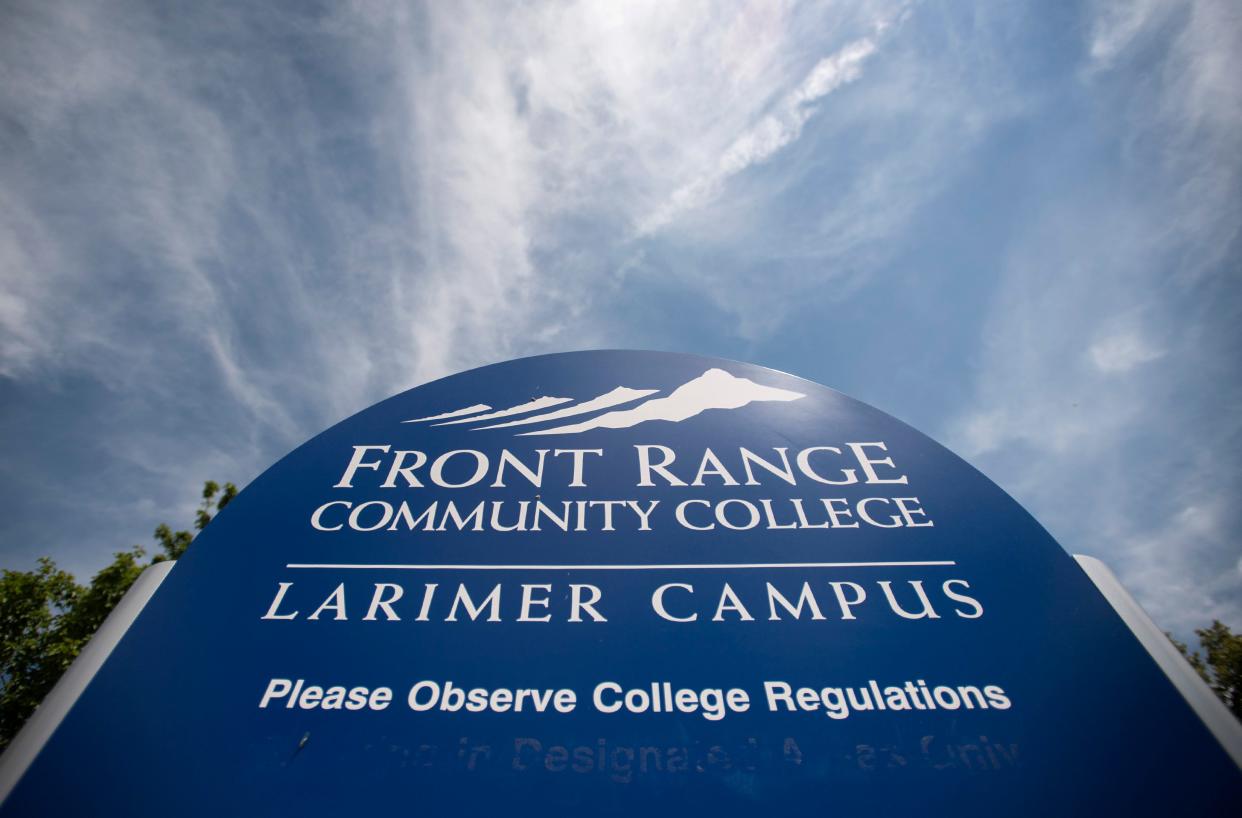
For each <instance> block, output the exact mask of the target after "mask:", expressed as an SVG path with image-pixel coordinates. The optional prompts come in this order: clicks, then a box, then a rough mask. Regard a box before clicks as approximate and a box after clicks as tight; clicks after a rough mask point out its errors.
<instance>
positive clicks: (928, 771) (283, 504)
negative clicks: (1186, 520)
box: [0, 352, 1242, 816]
mask: <svg viewBox="0 0 1242 818" xmlns="http://www.w3.org/2000/svg"><path fill="white" fill-rule="evenodd" d="M139 771H140V772H141V776H140V780H141V785H140V786H139V785H137V784H136V782H137V781H138V780H139V778H137V777H136V776H137V775H138V772H139ZM52 792H55V793H56V797H55V803H56V804H57V805H59V806H58V808H63V809H64V810H65V812H66V814H69V813H90V814H100V815H109V814H115V815H130V814H135V813H140V812H146V813H168V814H183V815H189V814H202V815H218V814H256V815H259V814H264V815H266V814H273V815H275V814H282V815H283V814H299V815H329V814H441V813H446V812H449V811H452V812H453V813H454V814H463V815H485V814H497V815H500V814H504V815H515V814H516V815H541V816H542V815H554V814H558V813H560V812H564V811H567V810H579V811H581V810H588V811H590V812H592V813H597V814H623V813H633V812H635V811H638V810H641V811H642V812H643V813H645V814H656V815H686V814H709V813H710V814H722V815H724V814H727V815H734V814H736V815H742V814H776V813H777V811H778V810H779V811H784V810H798V811H799V814H802V813H806V814H833V815H876V814H910V815H914V814H917V815H930V816H935V815H955V816H960V815H1011V816H1020V815H1046V814H1049V813H1054V812H1055V813H1056V814H1080V813H1086V812H1090V811H1096V812H1099V811H1106V812H1108V813H1110V814H1114V813H1121V812H1128V813H1130V814H1139V813H1144V812H1165V813H1168V814H1173V813H1174V812H1185V811H1188V810H1191V809H1194V808H1195V807H1196V806H1198V807H1200V808H1206V807H1208V806H1212V805H1218V804H1221V803H1227V802H1229V801H1230V800H1231V799H1232V800H1235V801H1236V799H1237V797H1238V795H1239V794H1240V793H1242V775H1240V774H1239V772H1238V769H1237V767H1236V766H1235V765H1234V764H1233V762H1232V761H1231V760H1230V758H1229V756H1228V755H1227V754H1226V753H1225V752H1224V751H1223V750H1222V749H1221V747H1220V745H1219V744H1217V742H1216V740H1215V739H1214V738H1213V737H1212V735H1211V734H1210V733H1209V732H1208V730H1207V728H1205V726H1204V725H1203V723H1202V722H1201V721H1200V720H1199V719H1198V718H1197V717H1196V716H1195V715H1194V713H1193V712H1192V711H1191V709H1190V707H1189V706H1188V705H1187V703H1186V701H1185V700H1184V699H1183V698H1182V697H1181V696H1180V695H1179V694H1178V693H1177V691H1176V690H1175V689H1174V687H1173V685H1172V684H1171V683H1170V682H1169V680H1168V679H1167V678H1166V677H1165V675H1164V674H1163V673H1162V672H1161V671H1160V669H1159V668H1158V667H1157V666H1156V664H1155V663H1154V662H1153V661H1152V660H1151V658H1150V657H1149V655H1148V654H1147V652H1146V651H1145V650H1144V649H1143V648H1142V647H1141V646H1140V644H1139V642H1138V641H1137V640H1136V639H1135V638H1134V636H1133V635H1132V634H1131V633H1130V631H1129V630H1128V629H1127V627H1126V626H1125V625H1124V624H1123V623H1122V621H1121V620H1120V619H1119V618H1118V616H1117V615H1116V614H1115V613H1114V612H1113V610H1112V608H1111V607H1110V606H1109V604H1108V603H1107V601H1105V599H1104V598H1103V597H1102V596H1101V595H1100V593H1099V592H1098V591H1096V590H1095V588H1094V587H1093V586H1092V584H1091V582H1090V581H1089V580H1088V578H1087V577H1086V575H1084V574H1083V572H1082V570H1081V569H1080V568H1079V567H1078V566H1077V565H1076V564H1075V563H1074V561H1073V560H1072V559H1071V558H1070V557H1069V556H1068V555H1067V554H1066V553H1065V552H1064V551H1063V550H1062V549H1061V548H1060V547H1059V546H1058V545H1057V544H1056V543H1055V542H1054V541H1053V540H1052V539H1051V538H1050V537H1049V535H1048V534H1047V533H1046V532H1045V531H1044V530H1043V529H1042V528H1041V527H1040V526H1039V525H1038V524H1037V523H1036V522H1035V521H1034V520H1033V519H1032V518H1031V517H1030V516H1029V515H1028V514H1027V513H1026V512H1025V511H1024V510H1023V509H1022V508H1021V507H1019V506H1018V505H1017V504H1016V503H1015V502H1014V501H1013V500H1012V499H1010V498H1009V497H1008V496H1006V495H1005V494H1004V493H1003V492H1002V491H1001V490H1000V489H999V488H997V487H996V486H995V485H994V484H992V483H991V482H990V481H988V480H987V479H986V478H985V477H983V476H982V475H981V474H979V473H978V472H977V471H976V470H974V469H973V468H971V467H970V466H969V465H968V464H966V463H964V462H963V461H962V460H960V459H959V458H957V457H956V456H954V455H953V454H951V453H950V452H948V451H947V450H945V449H944V448H942V447H941V446H939V445H938V444H936V443H935V442H933V441H932V440H930V439H928V438H927V437H925V436H923V435H921V434H919V433H918V432H916V431H914V430H913V429H910V428H909V427H907V426H905V425H903V424H902V423H900V422H898V421H896V420H894V419H892V418H890V417H888V416H886V415H884V414H882V413H880V412H878V411H876V410H874V409H871V408H870V407H867V406H865V405H863V404H860V403H858V402H856V401H853V400H851V399H849V398H847V397H845V396H842V395H840V394H838V393H835V392H833V391H831V390H829V389H826V388H824V387H822V386H819V385H816V384H813V383H810V382H807V381H803V380H800V379H798V378H795V377H792V376H789V375H786V374H783V373H779V372H775V371H772V370H767V369H762V368H759V367H755V366H751V365H747V364H740V363H735V362H730V361H721V360H715V359H705V358H700V357H695V356H688V355H674V354H665V353H653V352H582V353H568V354H563V355H549V356H542V357H537V358H529V359H523V360H518V361H512V362H508V363H503V364H497V365H494V366H489V367H484V368H482V369H478V370H473V371H470V372H466V373H462V374H459V375H454V376H451V377H448V378H445V379H443V380H440V381H436V382H434V383H431V384H427V385H425V386H422V387H419V388H417V389H413V390H410V391H409V392H406V393H403V394H401V395H398V396H396V397H393V398H391V399H389V400H387V401H384V402H382V403H380V404H377V405H376V406H374V407H371V408H370V409H367V410H366V411H364V412H362V413H360V414H358V415H356V416H354V417H352V418H350V419H348V420H346V421H344V422H342V423H340V424H338V425H337V426H335V427H333V428H331V429H329V430H328V431H326V432H324V433H323V434H321V435H319V436H318V437H316V438H314V439H313V440H311V441H310V442H308V443H307V444H305V445H304V446H302V447H300V448H299V449H297V450H296V451H294V452H293V453H292V454H290V455H289V456H287V457H286V458H285V459H283V460H282V461H280V462H279V463H277V464H276V465H275V466H273V467H272V468H271V469H269V470H268V471H267V472H266V473H265V474H264V475H262V476H261V477H260V478H259V479H258V480H256V481H255V482H254V483H253V484H252V485H251V486H250V487H249V488H247V490H246V491H244V492H243V493H242V494H241V495H240V496H239V497H238V498H237V499H236V500H235V501H234V502H233V503H232V504H231V505H230V506H229V508H228V509H226V510H225V511H224V512H223V513H221V514H220V515H219V517H218V518H217V520H216V521H215V522H213V523H212V525H211V526H210V527H209V528H208V529H207V530H206V531H205V532H204V533H203V534H202V535H201V536H200V538H199V540H197V541H196V542H195V544H194V546H193V547H192V548H191V549H190V550H189V551H188V552H187V554H186V555H185V556H184V557H183V559H182V560H181V561H179V563H178V564H177V565H176V567H175V568H174V569H173V571H172V572H171V574H170V575H169V576H168V578H167V579H166V580H165V581H164V583H163V584H162V585H161V586H160V588H159V590H158V591H157V592H156V594H155V595H154V597H153V598H152V599H151V601H150V602H149V603H148V604H147V605H146V607H145V608H144V609H143V611H142V613H141V614H140V615H139V616H138V618H137V620H136V621H135V623H134V625H133V626H132V628H131V629H130V630H129V632H128V633H127V634H126V635H125V637H124V638H123V639H122V640H121V641H120V643H119V644H118V645H117V647H116V649H115V650H114V651H113V653H112V655H111V656H110V657H109V659H108V661H107V663H106V664H105V665H104V666H103V668H102V669H101V670H100V672H99V673H98V674H97V676H96V677H95V679H94V680H93V681H92V682H91V684H90V685H89V687H88V688H87V689H86V691H85V692H84V693H83V695H82V697H81V699H80V700H79V701H78V703H77V705H76V706H75V707H74V708H73V710H72V711H70V713H69V715H68V716H67V717H66V719H65V720H64V722H63V723H62V725H61V726H60V728H59V729H58V730H57V731H56V733H55V734H54V735H53V737H52V739H51V740H50V741H49V743H48V744H47V746H46V748H45V749H44V750H43V751H42V753H40V754H39V756H38V757H37V758H36V759H35V761H34V763H33V764H32V765H31V767H30V769H29V771H28V772H27V773H26V774H25V776H24V777H23V778H22V780H21V781H20V783H19V784H18V786H17V787H16V789H15V790H14V791H13V793H12V794H11V795H10V797H9V799H8V800H7V801H6V802H5V803H4V805H3V807H2V808H0V815H6V816H7V815H19V814H27V813H29V812H30V810H36V807H37V806H38V805H44V806H45V805H46V804H47V803H48V800H47V799H49V797H50V796H49V793H52ZM36 811H37V810H36Z"/></svg>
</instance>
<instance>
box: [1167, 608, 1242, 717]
mask: <svg viewBox="0 0 1242 818" xmlns="http://www.w3.org/2000/svg"><path fill="white" fill-rule="evenodd" d="M1195 635H1197V636H1198V637H1199V647H1200V648H1201V649H1202V650H1203V653H1202V654H1200V653H1199V651H1194V652H1191V651H1190V649H1189V648H1187V647H1186V645H1185V644H1183V643H1181V642H1179V641H1177V640H1176V639H1173V637H1171V636H1170V637H1169V638H1170V639H1173V644H1174V645H1176V646H1177V649H1178V650H1179V651H1181V652H1182V655H1183V656H1185V657H1186V661H1188V662H1190V665H1191V667H1193V668H1194V669H1195V670H1196V671H1198V673H1199V675H1200V676H1202V677H1203V681H1205V682H1207V683H1208V686H1209V687H1211V688H1212V690H1213V691H1214V692H1215V693H1216V695H1217V696H1219V697H1220V700H1221V701H1222V702H1224V703H1225V706H1226V707H1228V708H1229V710H1230V712H1231V713H1233V715H1234V716H1236V717H1237V718H1238V719H1242V633H1238V634H1235V633H1233V632H1232V631H1231V630H1229V626H1228V625H1225V624H1224V623H1223V622H1220V621H1213V622H1212V626H1211V627H1209V628H1200V629H1199V630H1197V631H1195Z"/></svg>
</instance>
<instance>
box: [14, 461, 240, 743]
mask: <svg viewBox="0 0 1242 818" xmlns="http://www.w3.org/2000/svg"><path fill="white" fill-rule="evenodd" d="M236 496H237V487H236V486H234V485H233V484H232V483H225V484H224V486H223V487H221V486H220V485H219V484H218V483H216V482H215V481H210V480H209V481H208V482H207V483H206V484H205V485H204V486H203V498H202V503H201V505H200V506H199V508H198V511H197V513H196V515H195V521H194V529H195V531H202V530H203V529H204V528H206V527H207V524H208V523H210V522H211V518H212V517H213V516H214V515H215V514H218V513H219V512H220V510H221V509H223V508H224V507H225V506H226V505H228V503H229V501H231V500H232V499H233V498H234V497H236ZM193 539H194V534H193V533H191V532H189V531H173V530H172V529H171V528H169V527H168V526H167V525H163V524H161V525H160V526H159V527H158V528H156V529H155V540H156V542H157V543H158V544H159V546H160V551H159V553H157V554H156V555H155V557H154V558H153V559H152V560H151V563H152V564H153V563H156V562H163V561H164V560H175V559H177V558H178V557H180V556H181V555H182V554H184V553H185V550H186V548H188V547H189V545H190V543H191V542H192V541H193ZM145 556H146V552H145V551H144V550H143V549H142V548H140V547H139V546H134V547H133V548H131V549H130V550H128V551H118V552H117V553H116V554H115V555H114V557H113V559H112V562H111V563H109V564H108V565H107V567H105V568H104V569H103V570H102V571H100V572H99V573H97V574H96V575H95V576H94V578H93V579H91V582H90V584H89V585H79V584H78V583H77V582H76V581H75V580H74V578H73V575H72V574H68V573H66V572H64V571H62V570H60V569H59V568H57V567H56V563H54V562H52V560H50V559H47V558H43V559H41V560H39V567H38V568H37V569H35V570H33V571H9V570H5V571H4V572H3V574H2V575H0V749H3V748H4V747H6V746H8V743H9V741H10V740H11V739H12V738H13V736H14V735H16V734H17V731H18V730H19V729H21V726H22V724H23V723H24V722H25V721H26V719H27V718H28V717H29V716H30V714H31V713H33V712H34V709H35V708H36V707H38V705H39V702H41V701H43V697H44V696H46V695H47V694H48V692H49V691H51V689H52V686H53V685H55V684H56V680H57V679H59V678H60V676H61V674H62V673H64V671H65V669H66V668H67V667H69V663H70V662H72V661H73V660H74V657H76V656H77V655H78V653H79V652H80V651H81V650H82V648H83V647H85V645H86V643H87V642H88V641H89V640H90V638H91V636H92V635H94V633H95V631H96V630H98V629H99V626H100V625H101V624H103V621H104V619H106V618H107V616H108V614H109V613H111V612H112V609H113V608H114V607H116V604H117V603H118V602H120V600H121V597H123V596H125V592H126V591H128V590H129V587H130V586H131V585H133V584H134V580H136V579H138V575H139V574H141V573H142V572H143V570H144V569H145V568H146V567H147V565H148V563H145V562H144V561H143V558H144V557H145Z"/></svg>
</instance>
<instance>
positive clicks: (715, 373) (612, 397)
mask: <svg viewBox="0 0 1242 818" xmlns="http://www.w3.org/2000/svg"><path fill="white" fill-rule="evenodd" d="M659 391H660V390H658V389H630V388H629V387H626V386H618V387H617V388H616V389H614V390H612V391H611V392H606V393H604V394H603V395H600V396H598V397H595V398H591V399H590V400H587V401H583V402H581V403H574V402H573V401H574V399H573V398H555V397H547V396H545V397H541V398H535V399H534V400H530V401H527V402H526V403H520V404H518V405H517V406H510V407H509V408H508V409H499V410H493V409H492V407H490V406H488V405H487V404H483V403H476V404H475V405H474V406H466V407H464V408H462V409H454V410H453V411H451V412H442V413H440V414H438V415H430V416H428V417H423V418H413V419H411V420H405V421H402V423H430V424H431V425H433V426H454V425H459V424H460V425H464V424H470V425H471V427H472V428H471V431H478V430H481V429H506V428H509V427H514V426H533V425H535V424H544V423H554V422H555V421H559V420H563V419H565V418H570V417H574V416H577V415H586V414H589V413H592V412H598V411H600V410H603V409H612V408H613V407H615V406H623V405H625V404H627V403H634V402H635V401H638V400H641V399H643V398H647V397H648V396H649V395H654V394H656V393H657V392H659ZM805 397H806V395H803V394H802V393H800V392H792V391H790V390H788V389H777V388H776V387H773V386H763V385H761V384H757V383H755V382H754V381H751V380H747V379H746V378H739V377H737V376H735V375H730V374H729V373H728V372H725V371H724V370H723V369H709V370H707V371H706V372H704V373H703V374H702V375H699V376H698V377H697V378H694V379H693V380H690V381H687V382H686V383H683V384H682V385H681V386H679V387H677V388H676V389H674V390H673V391H672V392H670V393H669V394H668V395H667V396H666V397H662V398H651V399H649V400H643V401H642V402H641V403H639V404H638V405H637V406H632V407H630V408H628V409H613V411H611V412H604V413H603V414H599V415H596V416H595V417H592V418H589V419H587V420H583V421H581V422H578V423H569V424H566V425H559V424H555V423H554V425H553V426H551V427H546V428H543V429H534V430H531V431H527V432H518V434H519V435H521V436H527V435H576V434H581V433H582V432H587V431H590V430H591V429H628V428H630V427H631V426H637V425H638V424H640V423H646V422H647V421H651V420H667V421H671V422H673V423H681V422H682V421H683V420H689V419H690V418H692V417H694V416H696V415H698V414H701V413H703V412H706V411H707V410H708V409H740V408H741V407H743V406H746V405H747V404H751V403H757V402H762V401H793V400H799V399H800V398H805ZM564 404H572V405H570V406H564ZM554 406H560V407H562V408H560V409H554V410H553V411H550V412H546V411H541V410H545V409H551V408H552V407H554ZM532 412H538V414H534V415H532V414H531V413H532ZM522 415H527V417H519V416H522ZM515 417H516V418H518V419H517V420H508V418H515ZM493 420H499V421H502V422H500V423H490V422H489V421H493ZM474 424H483V425H481V426H475V425H474Z"/></svg>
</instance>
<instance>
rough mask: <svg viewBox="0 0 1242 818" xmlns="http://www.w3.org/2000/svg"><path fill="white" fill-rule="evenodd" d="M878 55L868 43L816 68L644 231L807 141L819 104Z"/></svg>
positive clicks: (699, 203) (867, 40) (671, 200)
mask: <svg viewBox="0 0 1242 818" xmlns="http://www.w3.org/2000/svg"><path fill="white" fill-rule="evenodd" d="M875 51H876V39H875V38H874V37H864V38H862V39H859V40H855V41H854V42H851V43H849V44H847V45H846V46H844V47H843V48H842V49H841V50H840V51H837V52H836V53H835V54H832V55H830V56H828V57H825V58H824V59H822V60H820V61H819V62H818V63H816V65H815V67H814V68H812V69H811V72H810V74H808V75H807V76H806V78H805V79H804V80H803V81H802V82H801V84H799V85H798V87H797V88H795V89H793V90H792V91H790V92H789V93H788V94H786V95H785V97H784V98H783V99H781V100H780V101H779V102H778V103H777V104H776V106H775V110H773V111H772V112H771V113H768V114H765V115H764V116H763V118H762V119H760V120H759V121H758V122H757V123H755V124H754V125H752V126H750V127H749V128H748V129H747V130H746V131H745V132H744V133H742V134H741V135H740V136H738V137H737V138H736V139H735V140H733V143H732V144H730V145H729V147H728V148H727V149H726V150H725V152H724V153H723V155H721V157H720V159H719V161H718V162H717V164H716V167H715V168H714V169H712V170H711V171H710V172H709V173H707V174H705V175H703V176H700V177H699V178H697V179H694V180H693V181H691V182H689V183H687V184H685V185H682V186H681V187H679V188H677V189H676V190H674V191H673V193H672V195H671V196H670V197H669V199H668V201H667V202H665V203H664V204H663V205H661V206H660V207H659V208H658V209H657V210H656V211H655V212H654V213H652V214H651V216H650V217H648V218H646V219H644V220H643V222H642V223H641V224H640V225H639V231H640V232H642V233H650V232H653V231H655V230H658V229H660V228H661V227H664V226H665V225H667V224H668V223H669V222H671V221H672V220H673V219H675V218H677V216H678V215H680V214H681V213H683V212H685V211H687V210H691V209H694V208H697V207H701V206H702V205H704V204H706V203H707V202H708V201H710V200H711V199H714V198H715V197H717V196H719V195H720V193H721V191H722V189H723V187H724V183H725V182H726V181H727V180H728V179H729V177H731V176H734V175H736V174H738V173H741V172H742V171H744V170H745V169H746V168H748V167H750V166H751V165H754V164H756V163H759V162H763V161H765V160H767V159H768V158H770V157H771V156H772V155H773V154H774V153H776V152H777V151H779V150H780V149H781V148H783V147H785V146H786V145H788V144H789V143H790V142H792V141H794V140H795V139H797V138H798V137H799V136H801V135H802V127H803V126H804V125H805V124H806V121H807V120H808V119H810V118H811V116H813V115H814V114H815V111H816V109H817V106H816V103H817V102H819V100H820V99H822V98H823V97H825V96H827V95H828V94H831V93H832V92H833V91H835V90H836V89H837V88H839V87H841V86H842V85H845V84H846V83H849V82H853V81H854V80H856V79H858V78H859V77H860V76H861V75H862V66H863V63H864V62H865V61H866V60H867V58H868V57H870V56H871V55H872V54H874V53H875Z"/></svg>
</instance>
